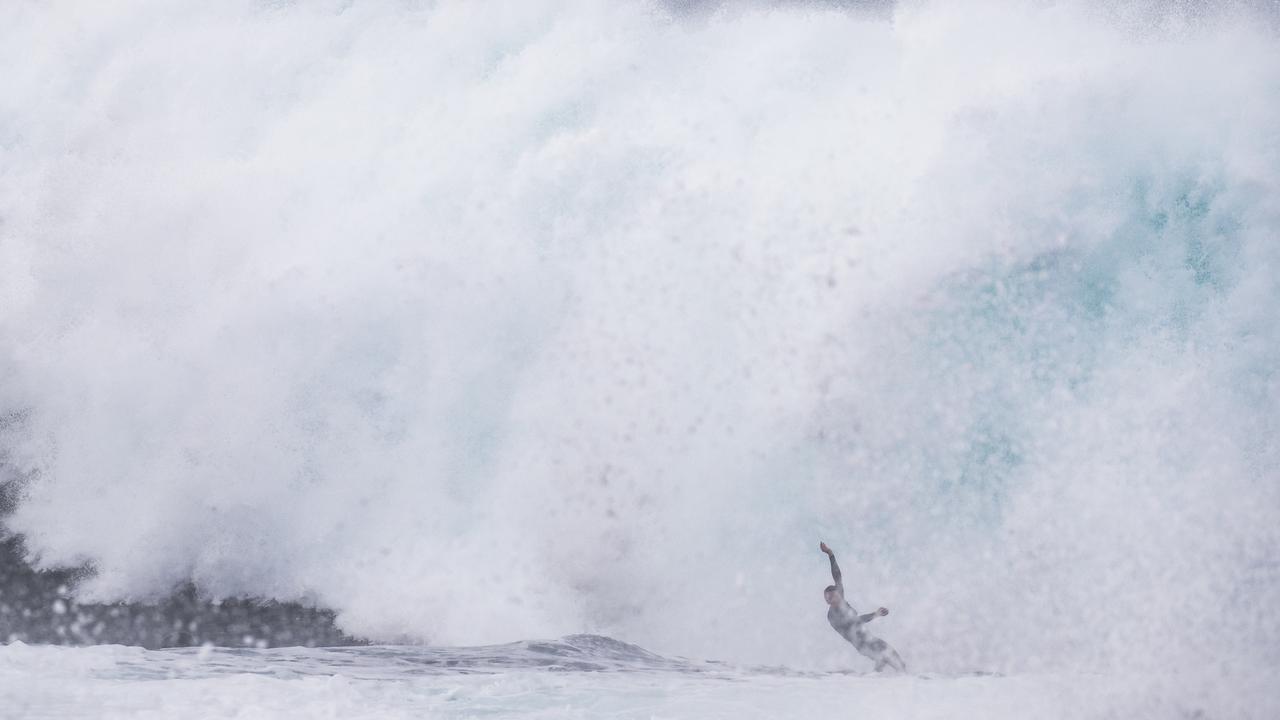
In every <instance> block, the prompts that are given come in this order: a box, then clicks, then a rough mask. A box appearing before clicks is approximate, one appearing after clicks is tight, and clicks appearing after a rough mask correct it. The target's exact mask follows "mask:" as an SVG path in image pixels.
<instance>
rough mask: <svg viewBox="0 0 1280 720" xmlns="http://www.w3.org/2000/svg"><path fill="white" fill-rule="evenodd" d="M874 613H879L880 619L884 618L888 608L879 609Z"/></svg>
mask: <svg viewBox="0 0 1280 720" xmlns="http://www.w3.org/2000/svg"><path fill="white" fill-rule="evenodd" d="M876 612H878V613H880V617H884V616H885V615H888V614H889V608H880V609H879V610H877V611H876Z"/></svg>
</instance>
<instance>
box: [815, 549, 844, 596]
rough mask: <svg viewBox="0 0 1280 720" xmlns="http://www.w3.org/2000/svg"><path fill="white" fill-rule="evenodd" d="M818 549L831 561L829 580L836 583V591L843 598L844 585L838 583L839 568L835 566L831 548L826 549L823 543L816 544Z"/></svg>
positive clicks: (834, 555)
mask: <svg viewBox="0 0 1280 720" xmlns="http://www.w3.org/2000/svg"><path fill="white" fill-rule="evenodd" d="M818 549H819V550H821V551H822V552H824V553H826V554H827V558H828V559H829V560H831V579H832V580H834V581H835V583H836V586H835V587H836V591H837V592H839V593H840V596H841V597H844V583H843V582H841V581H840V566H839V565H837V564H836V554H835V553H834V552H831V548H829V547H827V544H826V543H824V542H819V543H818Z"/></svg>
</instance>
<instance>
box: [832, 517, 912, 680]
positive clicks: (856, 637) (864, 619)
mask: <svg viewBox="0 0 1280 720" xmlns="http://www.w3.org/2000/svg"><path fill="white" fill-rule="evenodd" d="M818 549H819V550H821V551H822V552H824V553H826V554H827V557H828V558H829V559H830V560H831V579H832V580H835V582H836V584H835V585H828V586H827V589H826V590H824V591H823V592H822V596H823V597H825V598H826V600H827V605H828V606H829V607H828V609H827V622H829V623H831V627H833V628H835V631H836V632H838V633H840V636H841V637H843V638H844V639H845V640H848V641H849V642H850V644H852V645H853V647H854V648H855V649H856V650H857V651H858V652H859V653H861V654H863V655H865V656H866V657H868V658H871V660H873V661H874V662H875V664H876V672H880V671H882V670H884V669H885V667H886V666H888V667H891V668H893V669H894V670H898V671H905V670H906V669H907V666H906V664H905V663H903V662H902V658H900V657H898V653H897V651H896V650H894V649H893V648H891V647H889V644H888V643H886V642H885V641H883V640H881V639H880V638H878V637H875V636H874V635H870V634H868V633H867V631H866V630H864V629H863V626H864V625H866V624H867V623H869V622H871V621H872V620H874V619H875V618H877V617H880V616H882V615H888V614H889V611H888V610H886V609H885V608H880V609H879V610H876V611H875V612H872V613H867V614H866V615H859V614H858V611H857V610H854V609H853V606H852V605H850V604H849V603H848V601H846V600H845V599H844V583H842V582H841V581H840V566H839V565H837V564H836V554H835V553H834V552H832V551H831V548H829V547H827V544H826V543H825V542H823V543H818Z"/></svg>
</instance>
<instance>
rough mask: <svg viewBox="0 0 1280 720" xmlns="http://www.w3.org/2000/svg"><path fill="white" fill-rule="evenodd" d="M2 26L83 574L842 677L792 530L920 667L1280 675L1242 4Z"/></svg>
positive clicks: (1, 244)
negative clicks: (815, 666) (878, 614)
mask: <svg viewBox="0 0 1280 720" xmlns="http://www.w3.org/2000/svg"><path fill="white" fill-rule="evenodd" d="M673 13H674V14H673ZM3 20H4V22H3V23H0V28H3V29H0V60H2V62H0V65H2V66H3V67H5V68H7V70H6V72H5V73H3V74H2V75H0V167H3V171H0V278H3V280H2V281H0V378H3V382H0V408H3V410H2V413H3V414H5V417H6V418H7V420H6V421H5V423H4V425H3V433H4V440H3V446H4V448H5V450H4V453H5V456H4V461H5V463H6V467H7V472H9V473H11V474H14V475H15V476H17V475H21V476H23V477H27V478H28V479H27V480H26V481H25V485H24V487H23V494H22V499H21V501H20V503H19V504H18V506H17V508H16V510H15V512H14V514H13V515H12V516H10V517H9V518H8V520H7V521H6V522H7V525H8V527H9V529H10V530H11V531H12V532H16V533H21V534H22V535H23V536H24V537H25V542H26V546H27V547H28V549H29V551H30V552H31V553H32V557H33V558H34V559H35V561H36V562H38V563H39V564H40V565H41V566H44V567H55V566H67V565H78V564H81V563H86V562H87V563H91V564H92V566H93V567H94V568H95V569H96V574H95V575H94V577H93V578H92V579H91V580H90V581H88V582H87V583H86V584H85V585H84V586H83V587H82V589H81V591H82V595H83V597H84V598H85V599H86V600H93V599H99V600H114V599H146V598H153V597H157V596H159V595H163V594H164V593H167V592H168V591H169V590H170V589H171V588H172V587H174V585H175V584H177V583H180V582H183V581H185V580H191V581H192V582H194V583H195V585H196V587H198V588H199V589H200V591H201V592H203V593H205V594H207V595H209V596H213V597H219V596H238V595H250V596H260V597H270V598H277V599H281V600H295V599H299V600H302V601H305V602H312V603H318V604H322V605H325V606H329V607H332V608H334V609H335V610H336V611H337V613H338V616H337V618H338V622H339V623H340V625H341V626H342V627H343V629H344V630H346V631H349V632H352V633H355V634H358V635H361V636H365V637H370V638H373V639H377V640H383V641H398V640H416V641H428V642H433V643H444V644H481V643H496V642H508V641H512V640H517V639H522V638H530V637H554V636H560V635H564V634H568V633H575V632H596V633H608V634H610V635H613V636H616V637H623V638H627V639H628V640H633V641H635V642H638V643H641V644H642V645H644V646H646V647H652V648H654V649H655V650H657V651H659V652H662V653H664V654H670V653H681V654H688V655H691V656H696V657H721V658H726V659H734V660H744V661H758V662H788V663H803V662H823V661H833V660H834V659H837V658H845V657H846V655H845V654H846V653H847V652H848V648H846V647H844V646H843V644H842V643H841V641H839V639H838V638H836V637H835V636H834V635H833V634H832V633H831V631H830V628H828V627H827V626H826V623H825V621H824V618H823V614H824V607H823V604H822V600H821V591H822V588H823V587H824V586H825V585H826V584H827V583H828V582H829V581H828V576H827V568H826V564H825V558H823V556H822V555H820V554H819V553H818V552H817V548H816V545H817V542H818V540H819V539H820V538H821V539H825V540H826V541H827V542H829V543H831V544H832V545H833V547H835V549H836V550H837V552H838V553H839V557H840V559H841V561H842V563H843V566H844V570H845V576H846V580H845V582H846V585H847V586H848V588H849V595H850V599H851V601H852V602H853V603H854V605H855V606H857V607H858V608H860V609H872V608H874V607H876V606H878V605H886V606H888V607H890V608H891V609H892V614H891V615H890V616H889V617H888V618H885V619H881V620H878V621H876V624H875V628H874V629H873V630H874V631H875V632H878V633H879V634H881V635H883V636H884V637H885V638H886V639H888V640H889V641H890V642H891V643H892V644H893V645H894V646H896V647H897V648H898V649H899V650H900V651H901V652H902V654H903V656H904V657H906V658H907V660H908V663H909V664H911V665H912V667H913V668H914V669H917V670H919V669H929V670H946V669H969V668H974V667H982V668H987V669H1002V670H1009V669H1019V670H1021V669H1036V668H1041V667H1056V666H1070V667H1088V668H1098V669H1103V668H1107V667H1111V666H1124V667H1128V668H1134V667H1145V666H1148V665H1160V666H1164V665H1170V664H1182V663H1189V664H1203V663H1223V662H1226V663H1233V662H1236V663H1246V662H1266V663H1271V664H1276V663H1280V658H1278V657H1277V656H1276V654H1275V653H1276V651H1275V648H1276V647H1280V619H1278V617H1277V608H1280V569H1278V567H1277V564H1276V561H1275V558H1276V557H1278V556H1280V522H1277V520H1278V519H1280V483H1278V482H1277V477H1278V473H1277V470H1278V468H1280V444H1278V441H1277V437H1280V435H1278V434H1277V430H1280V375H1278V369H1280V321H1278V320H1277V317H1278V316H1277V314H1276V312H1275V308H1276V307H1277V306H1278V305H1280V281H1278V280H1277V278H1278V277H1280V274H1278V271H1280V243H1277V239H1278V238H1280V135H1277V132H1276V128H1278V127H1280V43H1278V42H1277V40H1276V38H1275V37H1274V36H1273V35H1272V34H1268V33H1267V32H1266V31H1263V30H1257V29H1251V28H1256V27H1258V26H1257V25H1256V24H1254V25H1251V24H1250V23H1248V22H1246V19H1245V18H1240V17H1236V16H1234V15H1232V14H1230V13H1218V14H1211V13H1207V12H1204V11H1195V12H1192V11H1182V12H1181V14H1168V15H1164V14H1160V12H1156V11H1151V12H1143V13H1132V12H1129V11H1112V10H1108V9H1107V8H1105V7H1101V6H1097V5H1073V4H1071V3H1058V4H1054V5H1053V6H1051V7H1042V6H1038V5H1037V6H1032V5H1021V4H1011V3H965V4H964V7H963V8H961V7H959V6H958V5H957V6H955V7H952V4H949V3H938V4H924V5H917V6H910V7H906V8H899V9H897V10H896V11H895V12H894V14H893V17H892V19H891V20H886V19H884V18H877V17H871V16H862V15H859V14H858V13H856V12H852V11H845V10H840V9H820V8H815V7H810V6H804V7H800V6H781V7H759V8H756V9H751V10H738V11H727V10H726V11H719V12H699V13H693V14H683V13H681V12H679V11H675V10H672V9H671V8H669V7H664V6H653V5H649V4H641V3H629V2H621V3H595V2H585V1H584V2H569V3H563V2H550V1H549V0H548V1H542V0H531V1H529V2H522V3H518V4H514V5H511V6H505V7H503V8H502V9H501V12H497V11H495V9H494V8H493V7H490V6H485V5H483V4H477V3H457V2H438V3H428V2H423V3H414V2H405V3H400V4H397V5H395V7H394V8H393V7H392V6H391V4H383V3H350V2H320V3H303V4H298V5H294V4H290V3H267V2H256V1H250V0H242V1H239V2H226V3H202V2H179V3H173V2H165V3H158V2H151V1H149V0H134V1H132V2H128V3H125V2H121V3H113V4H111V6H110V7H109V8H108V7H106V6H103V7H102V8H100V9H95V8H85V7H80V6H77V7H75V8H71V7H70V6H65V7H64V6H62V5H59V4H56V3H55V4H41V5H32V4H25V3H17V4H11V5H9V6H8V7H7V8H6V9H5V10H4V11H3ZM840 661H841V662H844V660H840Z"/></svg>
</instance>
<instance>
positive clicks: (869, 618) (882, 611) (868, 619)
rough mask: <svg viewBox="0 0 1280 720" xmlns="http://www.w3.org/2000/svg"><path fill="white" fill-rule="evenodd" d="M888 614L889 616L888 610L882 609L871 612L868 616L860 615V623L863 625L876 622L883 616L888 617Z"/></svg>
mask: <svg viewBox="0 0 1280 720" xmlns="http://www.w3.org/2000/svg"><path fill="white" fill-rule="evenodd" d="M888 614H889V609H888V608H880V609H879V610H876V611H875V612H869V613H867V614H866V615H859V616H858V621H859V622H862V623H869V622H871V621H872V620H875V619H876V618H878V617H880V616H881V615H888Z"/></svg>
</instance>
